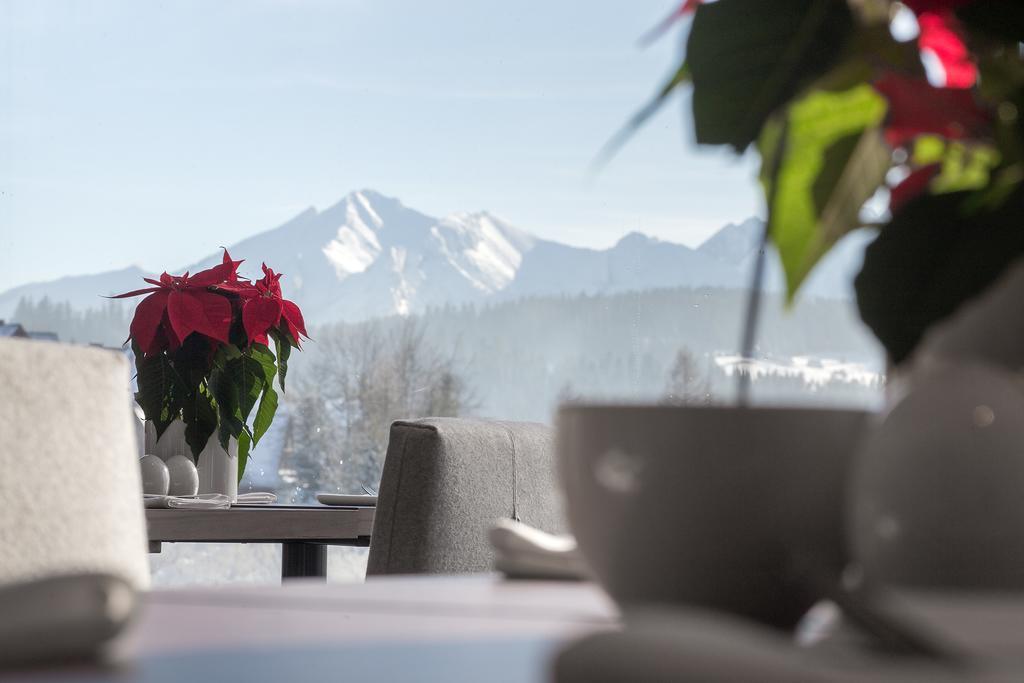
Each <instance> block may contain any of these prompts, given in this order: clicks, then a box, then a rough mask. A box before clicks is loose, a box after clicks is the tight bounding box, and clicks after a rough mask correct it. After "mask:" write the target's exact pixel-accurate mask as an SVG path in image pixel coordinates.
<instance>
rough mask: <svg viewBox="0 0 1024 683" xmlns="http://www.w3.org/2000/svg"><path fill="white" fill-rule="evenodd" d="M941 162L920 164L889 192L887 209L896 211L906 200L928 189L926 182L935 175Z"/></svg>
mask: <svg viewBox="0 0 1024 683" xmlns="http://www.w3.org/2000/svg"><path fill="white" fill-rule="evenodd" d="M940 168H941V164H929V165H928V166H922V167H921V168H919V169H917V170H915V171H914V172H913V173H911V174H910V175H908V176H907V177H906V178H904V179H903V181H902V182H900V183H899V184H898V185H896V187H894V188H892V190H891V191H890V193H889V210H890V211H892V212H893V213H896V212H897V211H899V210H900V209H902V208H903V207H904V206H905V205H906V203H907V202H909V201H910V200H911V199H913V198H914V197H916V196H918V195H919V194H921V193H923V192H924V191H925V190H927V189H928V183H930V182H931V181H932V178H934V177H935V176H936V174H937V173H938V172H939V169H940Z"/></svg>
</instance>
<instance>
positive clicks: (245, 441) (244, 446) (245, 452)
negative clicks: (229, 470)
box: [238, 430, 252, 481]
mask: <svg viewBox="0 0 1024 683" xmlns="http://www.w3.org/2000/svg"><path fill="white" fill-rule="evenodd" d="M251 444H252V441H251V440H250V439H249V434H248V433H246V432H245V430H243V431H242V433H241V434H239V435H238V481H242V477H243V476H244V475H245V466H246V465H247V464H248V462H249V448H250V446H251Z"/></svg>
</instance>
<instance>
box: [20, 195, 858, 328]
mask: <svg viewBox="0 0 1024 683" xmlns="http://www.w3.org/2000/svg"><path fill="white" fill-rule="evenodd" d="M762 229H763V223H762V222H761V221H760V220H758V219H756V218H751V219H748V220H746V221H744V222H742V223H739V224H730V225H727V226H725V227H724V228H722V229H721V230H719V231H718V232H717V233H715V234H714V235H712V236H711V237H710V238H709V239H708V240H706V241H705V242H704V243H703V244H701V245H700V246H699V247H697V248H690V247H687V246H685V245H681V244H675V243H672V242H665V241H662V240H658V239H655V238H653V237H649V236H647V235H644V234H642V233H638V232H633V233H630V234H628V235H626V236H624V237H623V238H622V239H620V240H619V241H618V242H617V243H616V244H615V245H614V246H612V247H610V248H608V249H587V248H582V247H574V246H569V245H566V244H561V243H558V242H554V241H551V240H545V239H541V238H538V237H536V236H534V235H531V234H530V233H528V232H525V231H523V230H520V229H518V228H516V227H514V226H512V225H510V224H508V223H506V222H505V221H503V220H501V219H499V218H497V217H495V216H493V215H491V214H489V213H487V212H477V213H454V214H451V215H448V216H445V217H443V218H435V217H432V216H429V215H427V214H424V213H421V212H419V211H417V210H415V209H412V208H410V207H407V206H405V205H404V204H402V202H401V201H399V200H398V199H395V198H393V197H387V196H385V195H382V194H380V193H378V192H376V191H374V190H360V191H355V192H351V193H349V194H348V195H346V196H345V197H343V198H342V199H341V201H339V202H338V203H337V204H334V205H333V206H331V207H329V208H327V209H324V210H322V211H318V210H316V209H314V208H309V209H306V210H305V211H303V212H301V213H300V214H298V215H297V216H295V217H294V218H292V219H291V220H289V221H287V222H286V223H284V224H282V225H280V226H278V227H276V228H273V229H271V230H267V231H265V232H261V233H259V234H256V235H253V236H252V237H249V238H247V239H244V240H242V241H240V242H238V243H236V244H234V245H231V246H230V247H229V250H230V251H231V253H232V255H233V256H235V257H236V258H244V259H246V263H245V264H244V265H243V267H242V272H243V274H245V275H247V276H249V277H259V275H260V273H259V264H260V262H261V261H267V262H268V263H270V264H271V265H273V267H274V268H275V270H279V271H280V272H283V273H285V274H286V277H285V280H283V286H284V289H285V293H286V295H287V296H288V297H289V298H292V299H294V300H295V301H296V302H297V303H298V304H299V305H300V306H301V307H302V308H303V311H304V313H305V315H306V318H307V320H309V321H310V322H311V324H322V323H327V322H334V321H358V320H365V319H368V318H373V317H380V316H387V315H394V314H400V315H405V314H410V313H419V312H423V311H425V310H427V309H429V308H431V307H441V306H446V305H461V304H479V303H484V302H487V301H502V300H510V299H515V298H520V297H526V296H550V295H563V294H564V295H573V294H580V293H586V294H599V293H616V292H624V291H632V290H647V289H658V288H666V287H691V288H700V287H722V288H729V289H736V288H744V287H747V286H749V272H750V268H751V266H752V261H753V258H754V255H755V254H756V252H757V249H758V246H759V243H760V235H761V230H762ZM866 239H867V238H866V237H861V238H857V239H852V240H850V239H848V240H846V241H844V242H843V243H841V244H840V245H839V247H838V248H837V249H836V250H835V252H833V254H830V256H829V258H828V259H826V261H827V263H825V264H823V266H822V267H821V268H819V269H818V270H817V271H815V273H814V274H812V276H811V278H810V280H809V281H808V283H807V285H806V286H805V288H804V291H803V292H802V294H803V295H804V296H812V297H819V298H839V299H847V298H849V297H850V295H851V292H850V282H852V273H853V272H855V271H856V268H857V267H858V266H859V258H860V253H861V251H862V250H863V246H864V244H865V242H866ZM220 258H221V256H220V253H215V254H210V255H209V256H207V257H206V258H203V259H201V260H200V261H197V262H196V263H193V264H190V265H188V266H186V267H184V268H181V269H180V270H179V271H175V272H180V271H184V270H189V271H191V272H196V271H197V270H200V269H202V268H205V267H208V266H210V265H212V264H213V263H216V262H219V261H220ZM772 259H773V260H772V261H771V262H770V263H769V269H768V277H767V284H768V287H769V288H770V289H776V290H778V289H781V285H782V282H783V280H782V273H781V268H780V267H779V264H778V262H777V258H776V257H774V255H773V257H772ZM145 275H147V273H145V272H144V271H142V270H141V269H139V268H136V267H132V268H126V269H122V270H117V271H110V272H107V273H101V274H97V275H83V276H72V277H67V278H62V279H60V280H55V281H51V282H43V283H32V284H27V285H22V286H20V287H15V288H13V289H10V290H8V291H6V292H3V293H0V317H4V316H10V315H11V313H12V312H13V311H14V309H15V307H16V306H17V303H18V301H19V300H20V299H21V298H22V297H25V298H28V299H31V300H39V299H41V298H43V297H44V296H45V297H49V298H50V299H51V300H52V301H68V302H70V304H71V305H72V307H74V308H76V309H84V308H96V307H98V306H101V305H103V303H104V302H105V301H106V300H104V299H101V298H100V297H101V296H102V295H109V294H112V293H117V292H121V291H128V290H130V289H135V288H138V287H139V286H140V283H141V278H142V277H143V276H145Z"/></svg>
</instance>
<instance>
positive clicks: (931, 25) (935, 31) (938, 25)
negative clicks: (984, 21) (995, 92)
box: [917, 11, 978, 88]
mask: <svg viewBox="0 0 1024 683" xmlns="http://www.w3.org/2000/svg"><path fill="white" fill-rule="evenodd" d="M917 23H918V25H919V26H920V27H921V36H920V37H919V38H918V41H917V43H918V45H919V46H920V48H921V50H922V51H925V50H927V51H930V52H931V53H932V54H934V55H935V57H936V59H938V60H939V63H940V64H942V69H943V71H945V74H946V80H945V83H943V85H944V86H945V87H947V88H970V87H971V86H973V85H974V84H975V83H976V82H977V81H978V67H977V66H975V64H974V62H972V61H971V57H970V54H969V53H968V52H967V46H966V45H964V41H963V40H961V39H960V36H959V34H958V33H957V28H958V27H959V23H960V22H958V21H957V19H956V17H955V16H953V13H952V12H949V11H946V12H942V13H939V12H922V13H921V14H919V15H918V17H917Z"/></svg>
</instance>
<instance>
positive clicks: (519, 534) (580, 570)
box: [488, 519, 589, 580]
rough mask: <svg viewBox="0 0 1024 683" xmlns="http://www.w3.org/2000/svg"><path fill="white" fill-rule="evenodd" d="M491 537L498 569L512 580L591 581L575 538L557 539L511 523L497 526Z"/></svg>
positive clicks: (508, 521) (503, 521) (559, 537)
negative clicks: (588, 579)
mask: <svg viewBox="0 0 1024 683" xmlns="http://www.w3.org/2000/svg"><path fill="white" fill-rule="evenodd" d="M488 536H489V538H490V541H491V546H492V547H493V548H494V568H495V569H497V570H498V571H500V572H502V573H503V574H505V575H506V576H508V577H509V578H513V579H576V580H584V579H587V578H589V574H588V572H587V570H586V566H585V565H584V563H583V557H582V556H581V555H580V552H579V550H578V549H577V548H576V539H574V538H573V537H572V536H555V535H552V534H549V533H546V532H544V531H541V530H540V529H535V528H533V527H532V526H528V525H526V524H523V523H521V522H516V521H513V520H511V519H502V520H498V521H497V522H495V524H494V526H493V527H491V530H490V532H489V534H488Z"/></svg>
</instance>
